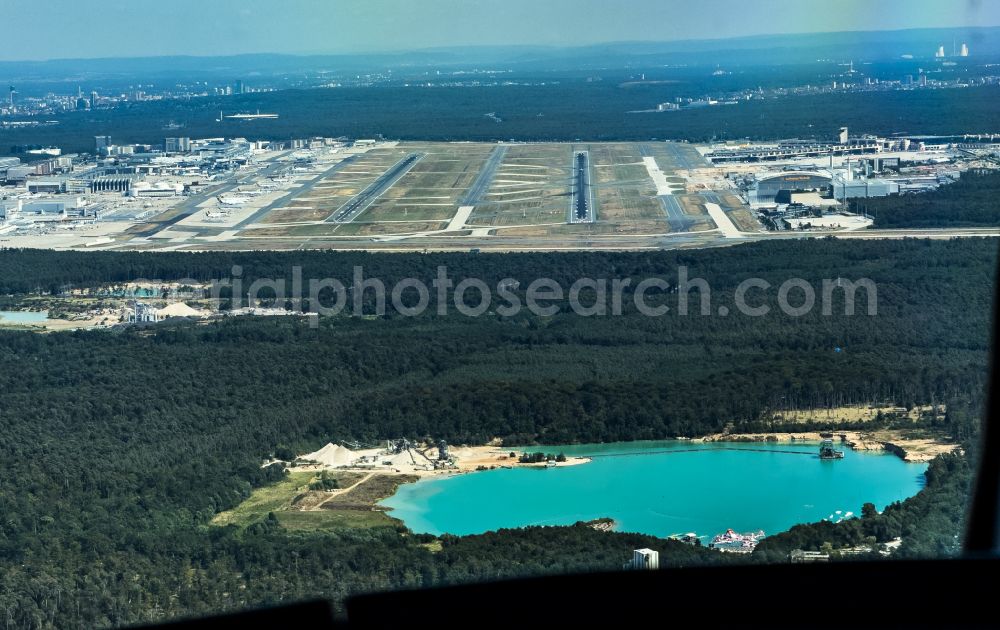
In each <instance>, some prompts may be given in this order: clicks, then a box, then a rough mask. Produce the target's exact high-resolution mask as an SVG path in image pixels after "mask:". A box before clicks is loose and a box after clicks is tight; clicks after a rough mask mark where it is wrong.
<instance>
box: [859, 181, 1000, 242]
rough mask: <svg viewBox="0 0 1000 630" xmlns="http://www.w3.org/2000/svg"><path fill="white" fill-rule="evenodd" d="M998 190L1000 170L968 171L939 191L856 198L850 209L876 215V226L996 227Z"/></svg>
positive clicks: (999, 214)
mask: <svg viewBox="0 0 1000 630" xmlns="http://www.w3.org/2000/svg"><path fill="white" fill-rule="evenodd" d="M998 189H1000V172H998V171H968V172H966V173H964V174H963V175H962V177H961V179H959V180H958V181H957V182H954V183H952V184H946V185H944V186H942V187H940V188H938V189H937V190H933V191H930V192H926V193H921V194H917V195H902V196H894V197H883V198H880V199H863V200H854V201H852V202H851V208H852V210H854V211H855V212H860V211H862V209H863V210H864V211H865V212H866V213H867V214H869V215H872V216H874V217H875V223H874V226H873V227H876V228H885V229H899V228H940V227H948V228H952V227H996V226H997V225H1000V198H998V197H997V190H998Z"/></svg>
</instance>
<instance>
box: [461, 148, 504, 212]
mask: <svg viewBox="0 0 1000 630" xmlns="http://www.w3.org/2000/svg"><path fill="white" fill-rule="evenodd" d="M506 155H507V147H506V146H504V145H500V146H497V147H494V148H493V151H492V152H490V156H489V157H488V158H486V163H485V164H483V168H482V169H480V171H479V175H477V176H476V181H474V182H472V186H471V187H470V188H469V191H468V192H467V193H465V196H464V197H462V198H461V200H460V201H459V203H458V205H459V206H475V205H476V204H478V203H480V202H482V200H483V197H485V196H486V193H487V192H488V191H489V189H490V185H491V184H492V183H493V178H494V177H495V176H496V172H497V169H498V168H500V164H502V163H503V159H504V156H506Z"/></svg>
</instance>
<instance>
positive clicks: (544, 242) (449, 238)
mask: <svg viewBox="0 0 1000 630" xmlns="http://www.w3.org/2000/svg"><path fill="white" fill-rule="evenodd" d="M740 236H741V238H726V237H725V236H724V235H723V234H722V233H721V232H720V231H719V230H717V229H711V230H706V231H699V232H681V233H677V234H649V235H580V236H567V235H560V236H537V237H521V238H503V237H496V236H454V235H445V234H442V235H441V236H439V237H435V236H433V235H428V236H420V237H415V238H407V239H405V240H393V241H388V240H386V241H383V240H379V239H373V238H371V237H336V236H330V237H310V238H309V239H308V241H306V242H303V239H283V238H268V237H254V238H249V239H245V240H244V241H243V242H244V243H245V246H239V245H237V244H238V243H239V241H228V242H227V243H226V247H225V249H230V250H231V249H245V250H253V249H270V248H276V249H338V250H364V251H387V252H391V251H395V252H406V251H409V252H412V251H466V252H467V251H469V250H470V249H478V250H481V251H493V252H523V251H593V250H610V251H628V250H656V249H667V250H669V249H687V248H704V247H721V246H729V245H736V244H739V243H747V242H751V241H763V240H771V239H797V240H801V239H811V238H829V237H833V238H847V239H899V238H930V239H951V238H997V237H1000V230H997V229H944V230H857V231H853V232H822V231H817V232H808V233H801V232H742V233H740ZM234 245H235V247H234ZM116 249H128V246H127V244H126V245H124V247H121V248H116ZM183 249H191V250H200V249H206V247H205V246H204V245H203V244H198V243H192V244H191V245H190V246H186V247H183Z"/></svg>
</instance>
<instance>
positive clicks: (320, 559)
mask: <svg viewBox="0 0 1000 630" xmlns="http://www.w3.org/2000/svg"><path fill="white" fill-rule="evenodd" d="M233 264H240V265H241V266H242V267H243V268H244V274H243V275H244V278H246V279H250V278H257V277H283V276H284V275H285V274H287V273H289V269H290V267H291V266H292V265H301V266H302V267H303V268H304V270H305V271H304V273H305V275H306V277H311V276H320V277H326V276H331V277H340V278H349V277H350V270H351V268H352V266H353V265H355V264H363V265H364V266H365V270H366V274H367V275H369V276H377V277H381V278H382V279H384V280H385V281H386V282H387V283H389V282H393V281H394V279H399V278H403V277H417V278H424V279H426V280H427V281H428V282H429V281H430V279H431V278H433V276H434V272H435V269H436V267H437V266H438V265H447V266H448V268H449V271H450V273H451V275H452V277H453V278H455V279H456V280H457V279H459V278H462V277H480V278H482V279H484V280H485V281H486V282H487V284H493V283H494V282H495V280H497V279H500V278H504V277H517V278H521V279H522V280H530V279H532V278H534V277H538V276H543V275H544V276H548V277H551V278H554V279H556V280H558V281H560V282H562V283H564V285H566V286H568V285H569V284H570V283H571V281H572V280H573V279H575V278H577V277H580V276H585V275H590V276H592V277H623V278H624V277H630V278H636V279H638V278H641V277H647V276H654V275H655V276H662V277H665V278H668V279H670V278H676V269H677V267H678V266H679V265H686V266H688V267H689V268H690V274H691V275H692V276H697V277H702V278H705V279H706V280H708V282H709V283H710V285H711V290H712V302H713V304H716V303H725V302H726V301H730V302H731V297H732V293H733V291H734V288H735V286H736V284H738V283H739V282H740V281H741V280H743V279H745V278H747V277H754V276H756V277H761V278H765V279H767V280H768V281H770V282H771V283H772V284H773V285H775V286H777V285H778V284H780V283H781V281H782V280H784V279H787V278H789V277H800V278H804V279H806V280H808V281H810V282H813V283H818V282H819V280H820V279H823V278H831V277H837V276H843V277H845V278H849V279H858V278H862V277H868V278H871V279H872V280H873V281H874V282H876V283H877V286H878V313H877V315H875V316H868V315H866V314H864V312H865V311H864V308H859V314H856V315H854V316H850V317H849V316H845V315H844V314H843V311H842V310H841V309H840V308H839V307H838V308H834V309H833V314H832V315H823V314H822V313H821V312H819V309H815V310H814V312H812V313H810V314H807V315H804V316H801V317H791V316H788V315H784V314H782V313H781V312H780V311H778V310H776V309H775V310H774V311H772V313H771V314H769V315H768V316H764V317H743V316H738V315H734V316H729V317H720V316H700V315H689V316H686V317H681V316H665V317H645V316H642V315H640V314H638V313H637V312H635V309H634V308H627V309H626V311H625V313H624V314H623V315H622V316H618V317H613V316H607V317H580V316H577V315H574V314H572V313H569V312H568V311H567V309H565V308H563V310H562V311H561V312H559V313H557V314H556V315H554V316H551V317H536V316H533V315H530V314H522V315H518V316H516V317H511V318H503V317H498V316H495V315H492V314H490V315H484V316H482V317H476V318H472V317H462V316H457V315H449V316H437V315H433V314H428V315H424V316H420V317H413V318H411V317H404V316H400V315H391V314H390V315H386V316H385V317H367V318H361V317H348V316H339V317H331V318H325V319H322V320H321V321H320V323H319V326H318V327H310V326H309V325H308V324H307V323H306V322H305V321H302V320H297V319H290V318H271V319H244V318H233V319H227V320H222V321H217V322H213V323H209V324H205V325H196V324H193V323H189V322H180V323H172V322H166V323H163V324H160V325H158V326H153V327H148V328H130V329H116V330H113V331H90V332H87V331H79V332H72V333H55V334H37V333H31V332H17V331H0V401H2V404H0V431H2V434H3V436H4V440H2V441H0V459H2V461H3V462H4V474H3V475H2V476H0V515H2V519H0V612H2V614H3V615H4V619H5V621H6V623H7V625H8V626H9V627H13V628H41V627H80V628H89V627H101V626H108V625H120V624H124V623H136V622H140V621H147V620H153V619H160V618H164V617H174V616H179V615H190V614H203V613H207V612H210V611H218V610H222V609H230V608H236V607H246V606H252V605H261V604H265V603H273V602H279V601H291V600H296V599H301V598H306V597H314V596H321V597H327V598H330V599H332V600H334V601H335V602H340V601H342V599H343V598H344V597H345V596H347V595H349V594H351V593H356V592H364V591H369V590H373V589H383V588H397V587H404V586H405V587H419V586H428V585H433V584H443V583H454V582H461V581H467V580H479V579H496V578H498V577H508V576H514V575H529V574H532V575H533V574H541V573H552V572H562V571H577V570H598V569H601V570H614V569H618V568H620V567H621V564H622V562H624V561H625V560H626V559H627V558H628V556H629V554H630V552H631V549H633V548H635V547H638V546H648V547H652V548H654V549H659V550H661V552H662V556H661V562H663V563H664V565H665V566H684V565H690V564H694V563H702V562H736V561H739V560H737V559H734V558H732V557H727V556H724V555H722V554H718V553H714V552H712V551H710V550H707V549H702V548H697V547H691V546H687V545H683V544H681V543H677V542H670V541H664V540H657V539H653V538H650V537H646V536H638V535H630V534H615V533H604V532H597V531H594V530H592V529H590V528H588V527H586V526H583V525H579V526H575V527H565V528H529V529H525V530H507V531H500V532H495V533H489V534H484V535H481V536H469V537H461V538H456V537H450V536H446V537H443V538H442V539H440V540H437V541H435V540H433V539H432V538H431V537H428V536H414V535H405V532H402V531H400V529H399V528H396V527H385V528H373V529H359V530H351V529H331V530H324V531H313V532H291V531H288V530H286V529H284V528H283V527H282V525H281V524H280V523H279V522H278V521H277V520H276V519H273V518H270V517H262V519H261V520H260V521H259V522H256V523H254V524H252V525H250V526H249V527H246V528H240V527H236V526H228V527H216V526H210V525H209V524H208V523H209V521H210V519H211V518H212V517H213V516H214V515H215V514H217V513H218V512H219V511H222V510H225V509H229V508H232V507H234V506H235V505H237V504H238V503H239V502H240V501H242V500H243V499H245V498H246V497H247V496H248V495H249V494H250V492H251V490H252V489H253V488H255V487H258V486H261V485H264V484H267V483H269V482H273V481H275V480H277V479H278V478H280V477H281V476H282V474H283V473H282V471H281V469H280V468H279V467H277V466H271V467H268V468H261V463H262V461H263V460H264V459H265V458H267V457H268V456H269V455H271V454H273V453H275V452H276V451H278V450H281V451H287V450H289V449H291V450H293V451H295V452H299V453H301V452H308V451H309V450H314V449H315V448H317V447H319V446H321V445H322V444H324V443H325V442H327V441H338V442H343V441H347V440H358V441H362V442H367V441H374V440H380V439H385V438H399V437H411V438H424V437H433V438H435V439H446V440H447V441H448V442H449V443H455V444H457V443H462V442H482V441H485V440H488V439H490V438H493V437H501V438H505V439H508V440H510V441H511V442H512V443H513V442H521V443H525V442H531V441H535V442H539V443H552V444H558V443H567V442H578V441H580V442H582V441H602V440H630V439H644V438H666V437H675V436H692V435H698V434H703V433H707V432H714V431H718V430H720V429H722V428H724V426H725V425H726V424H728V423H733V424H734V425H735V427H736V428H737V429H739V428H753V429H755V430H756V429H758V428H760V427H761V426H763V425H764V424H765V423H764V420H763V419H762V418H763V414H764V412H766V411H768V410H772V409H775V408H780V407H782V406H791V407H807V406H820V407H821V406H827V405H840V404H847V403H851V402H873V401H880V402H892V403H895V404H899V405H912V404H920V403H928V402H943V403H945V404H947V405H948V409H949V413H948V418H947V420H946V421H945V422H944V424H943V425H942V426H941V427H939V428H940V429H941V430H943V431H946V432H949V433H951V434H952V435H953V436H954V437H955V438H957V439H961V440H963V441H964V442H965V443H966V444H967V445H968V448H972V438H973V437H974V427H975V417H976V414H977V411H978V405H979V401H980V400H981V393H982V389H983V387H984V383H985V375H986V359H987V352H988V337H989V319H990V312H991V304H992V298H993V295H992V293H993V283H994V279H995V276H994V269H995V264H996V245H995V242H994V241H992V240H989V239H958V240H952V241H930V240H897V241H838V240H832V239H830V240H810V241H794V242H792V241H788V242H785V241H783V242H768V243H758V244H748V245H741V246H736V247H730V248H722V249H716V250H708V251H687V252H668V251H665V252H644V253H594V254H587V253H579V254H523V255H521V254H510V255H504V256H500V255H496V256H494V255H465V254H427V255H417V254H414V255H402V254H401V255H369V254H353V253H330V252H314V253H299V252H296V253H266V252H248V253H231V254H224V253H204V254H188V253H164V254H148V253H126V252H123V253H73V252H41V251H17V250H5V251H0V280H2V283H3V287H2V288H0V289H2V291H4V292H8V293H16V292H24V291H33V290H36V289H41V290H42V291H48V290H49V289H50V288H52V289H55V290H57V291H58V290H63V289H65V288H67V286H70V285H72V286H76V287H80V286H89V285H94V284H98V283H105V282H123V281H126V280H130V279H134V278H138V277H145V278H159V279H162V280H172V279H179V278H185V277H186V278H192V279H202V280H207V279H211V278H215V277H219V276H223V275H226V274H227V273H228V272H229V269H230V267H231V266H232V265H233ZM525 284H526V283H525ZM772 297H773V296H772ZM660 299H662V300H665V301H667V302H670V303H675V301H676V299H677V296H676V295H675V294H672V293H666V294H663V295H661V296H660ZM713 312H715V311H714V310H713ZM838 348H839V349H840V351H839V352H838V351H837V349H838ZM539 450H542V451H544V450H545V449H544V448H540V449H539ZM549 450H552V449H549ZM970 475H971V469H970V464H969V461H968V459H967V458H961V457H951V458H942V459H941V460H939V461H937V462H935V463H934V465H932V467H931V469H930V472H929V474H928V480H927V488H926V489H925V490H924V491H923V492H922V493H921V494H920V495H918V496H917V497H915V498H913V499H910V500H908V501H906V502H904V503H903V504H901V505H899V506H893V507H892V508H890V509H887V510H886V512H885V513H884V514H883V515H871V514H870V515H868V516H866V517H865V518H864V519H860V521H858V522H854V521H851V522H848V523H847V524H843V525H837V526H834V525H830V524H818V525H813V526H807V527H804V528H802V529H799V528H796V529H793V530H792V532H790V533H789V534H787V535H784V536H778V537H775V539H774V540H773V541H768V542H767V543H766V544H765V545H762V551H761V553H760V554H759V555H757V554H755V556H757V557H758V558H759V559H762V560H774V561H784V560H785V559H786V558H787V550H788V549H790V548H796V547H805V548H818V547H819V546H821V545H822V543H823V542H841V541H848V542H851V541H855V540H865V539H867V538H869V537H872V536H874V537H875V538H876V539H878V540H887V539H889V538H891V537H892V536H895V535H903V536H904V546H903V548H902V549H901V550H900V553H901V554H902V555H921V554H928V553H938V552H941V551H951V550H953V549H954V536H955V535H956V534H957V533H958V532H959V529H958V527H959V524H960V522H961V514H962V510H963V509H964V497H965V488H966V487H967V485H968V482H969V477H970ZM949 540H950V541H951V542H950V543H949V542H948V541H949ZM430 542H435V543H437V545H436V546H432V545H426V544H425V543H430ZM744 561H745V560H744Z"/></svg>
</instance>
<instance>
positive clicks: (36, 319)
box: [0, 311, 49, 325]
mask: <svg viewBox="0 0 1000 630" xmlns="http://www.w3.org/2000/svg"><path fill="white" fill-rule="evenodd" d="M48 319H49V313H48V311H0V324H8V325H10V324H41V323H44V322H46V321H48Z"/></svg>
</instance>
